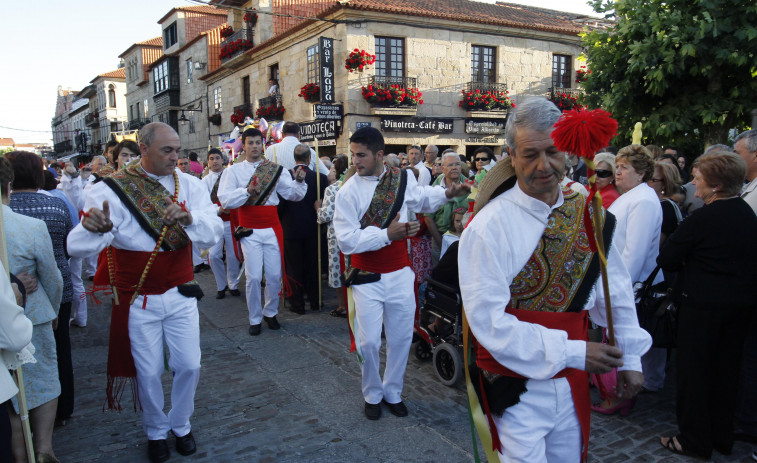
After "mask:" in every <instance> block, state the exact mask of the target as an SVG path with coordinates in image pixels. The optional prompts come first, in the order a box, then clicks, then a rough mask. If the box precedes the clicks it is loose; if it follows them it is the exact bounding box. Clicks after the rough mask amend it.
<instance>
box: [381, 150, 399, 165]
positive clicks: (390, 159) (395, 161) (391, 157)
mask: <svg viewBox="0 0 757 463" xmlns="http://www.w3.org/2000/svg"><path fill="white" fill-rule="evenodd" d="M384 164H386V165H387V167H399V166H400V157H399V156H397V155H396V154H394V153H389V154H387V155H386V156H384Z"/></svg>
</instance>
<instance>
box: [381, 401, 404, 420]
mask: <svg viewBox="0 0 757 463" xmlns="http://www.w3.org/2000/svg"><path fill="white" fill-rule="evenodd" d="M382 402H384V403H385V404H386V406H387V407H389V411H390V412H392V415H394V416H399V417H400V418H401V417H403V416H407V407H406V406H405V404H403V403H402V401H401V400H400V401H399V402H397V403H396V404H390V403H389V402H387V401H386V400H382Z"/></svg>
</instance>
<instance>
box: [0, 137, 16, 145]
mask: <svg viewBox="0 0 757 463" xmlns="http://www.w3.org/2000/svg"><path fill="white" fill-rule="evenodd" d="M15 144H16V142H14V141H13V139H12V138H0V146H13V145H15Z"/></svg>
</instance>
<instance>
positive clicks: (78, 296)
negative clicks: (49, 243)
mask: <svg viewBox="0 0 757 463" xmlns="http://www.w3.org/2000/svg"><path fill="white" fill-rule="evenodd" d="M68 266H69V267H70V268H71V284H73V286H74V300H73V301H72V302H71V318H72V319H73V320H74V322H76V324H77V325H79V326H87V295H86V294H85V292H84V282H83V281H82V279H81V266H82V258H81V257H71V258H69V259H68Z"/></svg>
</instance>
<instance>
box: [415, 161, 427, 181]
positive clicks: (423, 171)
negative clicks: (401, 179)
mask: <svg viewBox="0 0 757 463" xmlns="http://www.w3.org/2000/svg"><path fill="white" fill-rule="evenodd" d="M413 167H414V168H415V169H417V170H418V185H421V186H426V185H431V172H430V171H429V170H428V168H427V167H426V165H425V164H423V161H421V162H419V163H418V164H416V165H414V166H413Z"/></svg>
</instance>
